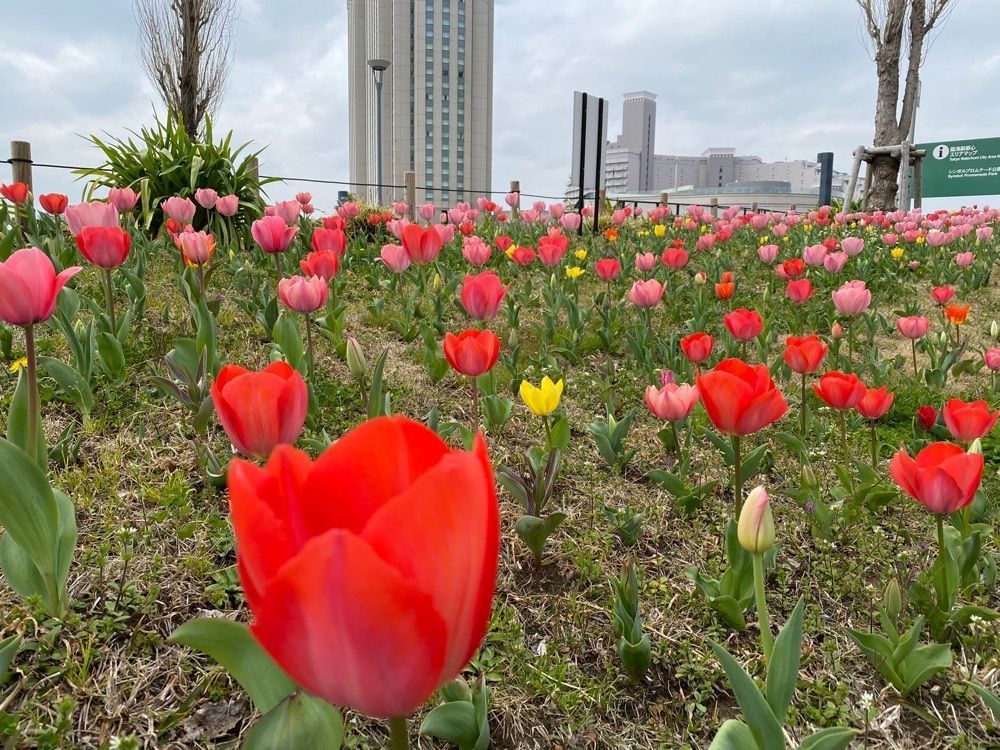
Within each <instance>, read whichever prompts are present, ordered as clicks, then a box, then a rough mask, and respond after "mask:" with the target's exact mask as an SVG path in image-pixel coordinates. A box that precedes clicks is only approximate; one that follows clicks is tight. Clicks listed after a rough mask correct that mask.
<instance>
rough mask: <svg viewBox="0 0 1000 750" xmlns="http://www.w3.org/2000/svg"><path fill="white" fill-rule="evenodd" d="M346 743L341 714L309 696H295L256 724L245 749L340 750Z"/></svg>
mask: <svg viewBox="0 0 1000 750" xmlns="http://www.w3.org/2000/svg"><path fill="white" fill-rule="evenodd" d="M343 741H344V720H343V718H342V717H341V715H340V711H338V710H337V709H336V708H334V707H333V706H331V705H330V704H329V703H327V702H326V701H324V700H321V699H319V698H315V697H313V696H311V695H308V694H307V693H293V694H291V695H289V696H288V697H286V698H285V699H284V700H282V701H281V702H280V703H279V704H278V705H277V706H275V707H274V708H272V709H271V710H270V711H268V712H267V713H266V714H265V715H264V717H263V718H262V719H261V720H260V721H259V722H257V724H256V725H254V727H253V729H251V730H250V731H249V732H248V733H247V738H246V742H245V743H244V745H243V748H244V750H290V748H323V750H339V749H340V746H341V744H342V743H343Z"/></svg>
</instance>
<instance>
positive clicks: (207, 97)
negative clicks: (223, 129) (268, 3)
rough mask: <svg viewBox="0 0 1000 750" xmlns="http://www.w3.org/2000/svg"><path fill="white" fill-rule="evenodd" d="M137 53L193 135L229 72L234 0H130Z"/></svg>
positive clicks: (216, 102)
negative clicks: (136, 28)
mask: <svg viewBox="0 0 1000 750" xmlns="http://www.w3.org/2000/svg"><path fill="white" fill-rule="evenodd" d="M135 14H136V21H137V23H138V26H139V58H140V60H141V61H142V66H143V67H144V68H145V69H146V73H147V74H148V75H149V78H150V80H151V81H152V82H153V85H154V86H156V89H157V90H158V91H159V93H160V96H162V97H163V101H164V103H165V104H166V105H167V106H168V107H169V108H170V109H172V110H173V111H174V112H175V113H176V114H177V116H178V117H180V120H181V124H182V125H183V126H184V132H185V133H187V136H188V138H190V139H191V140H194V139H195V138H197V135H198V129H199V127H200V126H201V121H202V120H203V119H204V117H205V115H206V114H210V113H212V112H213V111H215V109H216V107H217V106H218V105H219V103H220V101H221V100H222V96H223V94H224V93H225V89H226V78H227V77H228V75H229V45H230V41H231V39H232V35H233V22H234V21H235V20H236V17H237V14H238V5H237V1H236V0H135Z"/></svg>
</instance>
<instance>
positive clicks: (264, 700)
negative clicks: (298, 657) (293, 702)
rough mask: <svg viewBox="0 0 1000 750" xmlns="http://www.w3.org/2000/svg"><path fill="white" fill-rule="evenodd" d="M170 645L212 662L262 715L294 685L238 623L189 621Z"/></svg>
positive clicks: (294, 710) (172, 639) (205, 619)
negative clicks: (221, 669) (233, 681)
mask: <svg viewBox="0 0 1000 750" xmlns="http://www.w3.org/2000/svg"><path fill="white" fill-rule="evenodd" d="M170 642H171V643H178V644H180V645H182V646H188V647H189V648H193V649H195V650H197V651H201V652H202V653H203V654H207V655H208V656H210V657H212V658H213V659H215V661H217V662H218V663H219V664H220V665H222V666H223V667H224V668H225V669H226V671H227V672H229V674H230V676H232V678H233V679H234V680H236V682H238V683H239V684H240V685H241V686H242V688H243V689H244V690H246V691H247V695H249V696H250V700H252V701H253V703H254V705H255V706H256V707H257V710H258V711H260V712H261V713H263V714H266V713H268V712H269V711H271V710H272V709H274V708H275V706H277V705H278V704H279V703H281V701H283V700H284V699H285V698H287V697H288V696H289V695H291V694H292V692H293V691H294V690H295V683H293V682H292V681H291V680H290V679H289V678H288V676H287V675H286V674H285V673H284V672H283V671H282V670H281V668H280V667H279V666H278V665H277V664H276V663H275V662H274V660H273V659H272V658H271V657H270V656H269V655H268V654H267V652H265V651H264V649H262V648H261V647H260V645H259V644H258V643H257V641H256V640H255V639H254V637H253V636H252V635H251V634H250V629H249V628H248V627H247V626H246V625H244V624H243V623H241V622H233V621H232V620H222V619H214V618H213V619H209V618H202V619H198V620H191V621H190V622H186V623H184V624H183V625H181V626H180V627H179V628H177V630H175V631H174V632H173V633H172V634H171V636H170ZM286 710H287V711H292V712H293V713H295V712H298V711H302V710H304V709H302V708H301V707H296V708H289V709H286ZM272 721H278V720H277V719H273V720H272ZM261 723H263V722H261ZM269 731H271V730H269ZM274 731H276V730H274ZM300 746H301V745H298V746H297V745H285V747H300ZM261 747H270V746H268V745H261Z"/></svg>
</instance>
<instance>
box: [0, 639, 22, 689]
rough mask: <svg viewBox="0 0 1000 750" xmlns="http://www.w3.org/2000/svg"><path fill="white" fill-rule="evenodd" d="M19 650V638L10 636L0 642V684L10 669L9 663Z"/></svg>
mask: <svg viewBox="0 0 1000 750" xmlns="http://www.w3.org/2000/svg"><path fill="white" fill-rule="evenodd" d="M20 648H21V636H19V635H10V636H7V637H6V638H4V639H3V640H2V641H0V684H2V683H3V678H4V677H5V676H6V674H7V670H8V669H9V668H10V663H11V662H12V661H13V660H14V657H15V656H17V652H18V650H19V649H20Z"/></svg>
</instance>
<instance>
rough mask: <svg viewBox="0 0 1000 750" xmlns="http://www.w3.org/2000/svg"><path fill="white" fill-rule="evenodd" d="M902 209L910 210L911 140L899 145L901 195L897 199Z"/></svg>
mask: <svg viewBox="0 0 1000 750" xmlns="http://www.w3.org/2000/svg"><path fill="white" fill-rule="evenodd" d="M896 203H897V205H898V206H899V209H900V210H901V211H909V210H910V142H909V141H903V142H902V144H900V146H899V197H898V199H897V201H896Z"/></svg>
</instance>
